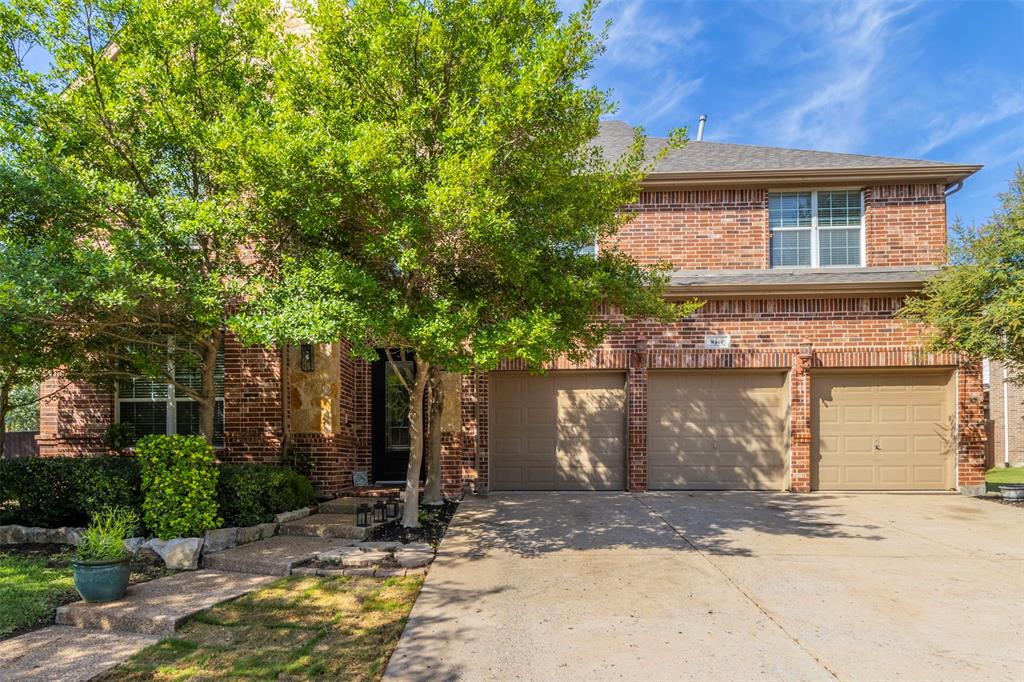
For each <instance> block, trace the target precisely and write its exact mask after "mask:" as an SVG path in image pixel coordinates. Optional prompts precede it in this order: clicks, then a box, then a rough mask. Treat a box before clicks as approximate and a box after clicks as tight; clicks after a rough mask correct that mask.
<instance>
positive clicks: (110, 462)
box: [0, 457, 142, 528]
mask: <svg viewBox="0 0 1024 682" xmlns="http://www.w3.org/2000/svg"><path fill="white" fill-rule="evenodd" d="M141 482H142V478H141V474H140V471H139V462H138V461H137V460H136V459H135V458H133V457H52V458H45V459H41V458H28V457H26V458H22V459H8V460H0V525H3V524H9V523H17V524H21V525H24V526H41V527H45V528H56V527H60V526H84V525H86V524H87V523H88V522H89V518H90V516H91V515H92V512H93V511H95V510H98V509H102V508H103V507H128V508H131V509H136V510H140V511H141V509H142V488H141Z"/></svg>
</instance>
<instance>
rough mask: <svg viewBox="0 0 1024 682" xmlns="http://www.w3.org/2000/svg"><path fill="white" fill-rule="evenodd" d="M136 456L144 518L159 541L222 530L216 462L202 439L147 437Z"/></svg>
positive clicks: (137, 446) (138, 448) (210, 449)
mask: <svg viewBox="0 0 1024 682" xmlns="http://www.w3.org/2000/svg"><path fill="white" fill-rule="evenodd" d="M135 456H136V457H138V459H139V461H140V462H141V463H142V518H143V520H144V521H145V522H146V526H147V527H148V528H149V529H150V530H151V531H153V532H154V533H156V536H157V537H158V538H160V539H161V540H170V539H172V538H183V537H198V536H200V535H202V534H203V533H205V532H206V531H208V530H210V529H211V528H220V525H221V519H220V517H219V516H217V478H218V475H217V463H216V460H215V459H214V457H213V448H212V447H211V446H210V444H209V443H207V442H206V441H205V440H204V439H203V437H202V436H146V437H145V438H140V439H139V441H138V442H137V443H136V444H135Z"/></svg>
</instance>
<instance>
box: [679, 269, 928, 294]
mask: <svg viewBox="0 0 1024 682" xmlns="http://www.w3.org/2000/svg"><path fill="white" fill-rule="evenodd" d="M940 269H941V268H940V267H939V266H937V265H924V266H918V267H867V268H769V269H761V270H676V271H674V272H671V273H669V289H670V290H671V291H673V292H675V293H677V294H680V293H685V294H690V295H697V296H700V295H707V294H715V293H719V294H724V293H730V292H734V291H745V292H751V291H754V290H762V291H765V292H778V293H784V292H785V291H786V290H787V289H792V288H801V289H810V290H813V291H816V292H819V293H823V294H824V293H829V292H839V291H848V292H854V291H860V292H863V291H893V292H909V291H915V290H917V289H920V287H921V285H922V284H924V282H926V281H927V280H928V279H929V278H931V277H933V276H934V275H935V274H936V273H938V272H939V271H940Z"/></svg>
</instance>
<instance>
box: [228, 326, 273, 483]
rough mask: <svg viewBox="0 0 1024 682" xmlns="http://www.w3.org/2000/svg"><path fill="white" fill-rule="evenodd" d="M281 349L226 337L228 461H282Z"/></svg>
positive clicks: (231, 336) (229, 335) (230, 336)
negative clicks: (245, 343)
mask: <svg viewBox="0 0 1024 682" xmlns="http://www.w3.org/2000/svg"><path fill="white" fill-rule="evenodd" d="M282 372H283V367H282V363H281V352H280V351H279V350H277V349H275V348H266V347H264V346H250V347H246V346H244V345H242V343H241V342H240V341H239V340H238V339H237V338H236V337H235V336H233V335H231V334H228V335H227V336H226V338H225V339H224V450H223V451H222V452H221V453H220V457H221V459H223V460H225V461H229V462H255V463H267V464H270V463H274V462H278V461H280V457H281V443H282V438H283V436H284V413H283V409H282V397H283V395H282V388H283V387H282V385H281V378H282V376H283V374H282Z"/></svg>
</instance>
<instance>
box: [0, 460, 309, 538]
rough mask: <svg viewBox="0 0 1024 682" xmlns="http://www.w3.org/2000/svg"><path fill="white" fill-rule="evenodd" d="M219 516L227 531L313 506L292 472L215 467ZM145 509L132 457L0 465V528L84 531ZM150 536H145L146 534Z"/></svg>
mask: <svg viewBox="0 0 1024 682" xmlns="http://www.w3.org/2000/svg"><path fill="white" fill-rule="evenodd" d="M217 470H218V472H219V476H218V480H217V488H216V496H217V502H218V506H219V510H218V514H219V515H220V517H221V518H222V519H223V525H224V526H225V527H230V526H251V525H254V524H257V523H264V522H266V521H270V520H271V519H272V518H273V516H274V514H278V513H280V512H283V511H288V510H291V509H297V508H299V507H303V506H306V505H308V504H310V503H311V502H312V501H313V486H312V485H311V484H310V482H309V480H308V479H306V478H305V477H303V476H300V475H299V474H297V473H295V472H294V471H292V470H291V469H285V468H281V467H274V466H266V465H256V464H218V465H217ZM143 505H144V499H143V493H142V473H141V467H140V465H139V461H138V459H136V458H134V457H47V458H21V459H4V460H0V525H3V524H9V523H17V524H21V525H24V526H41V527H46V528H57V527H60V526H84V525H86V524H87V523H88V522H89V516H90V514H91V513H92V512H93V511H94V510H97V509H101V508H103V507H108V506H122V507H130V508H132V509H135V510H137V511H139V513H140V516H141V513H142V509H143ZM147 534H149V533H147Z"/></svg>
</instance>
